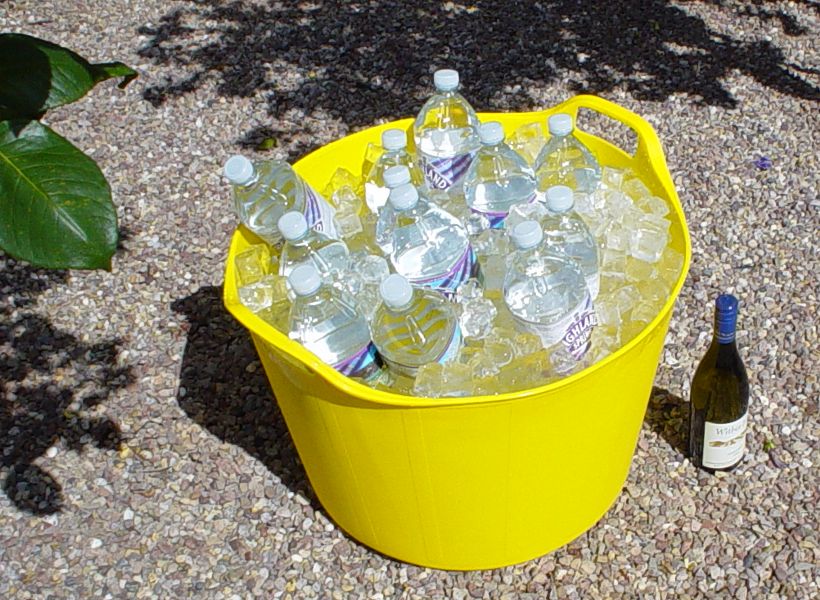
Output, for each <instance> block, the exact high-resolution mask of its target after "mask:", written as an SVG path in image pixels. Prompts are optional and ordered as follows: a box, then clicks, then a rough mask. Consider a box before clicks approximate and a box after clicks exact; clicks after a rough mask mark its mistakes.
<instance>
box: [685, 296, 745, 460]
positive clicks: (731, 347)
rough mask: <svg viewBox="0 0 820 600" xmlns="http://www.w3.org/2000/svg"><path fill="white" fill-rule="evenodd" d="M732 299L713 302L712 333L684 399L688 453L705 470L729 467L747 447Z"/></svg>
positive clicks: (741, 368)
mask: <svg viewBox="0 0 820 600" xmlns="http://www.w3.org/2000/svg"><path fill="white" fill-rule="evenodd" d="M737 309H738V301H737V298H735V297H734V296H732V295H731V294H721V295H720V296H718V298H717V300H716V301H715V335H714V337H713V338H712V343H711V345H710V346H709V349H708V350H707V351H706V355H705V356H704V357H703V359H702V360H701V361H700V364H699V365H698V368H697V370H696V371H695V377H694V378H693V379H692V391H691V395H690V402H689V455H690V457H691V460H692V462H693V463H694V464H695V465H697V466H699V467H701V468H703V469H704V470H706V471H709V472H714V471H730V470H732V469H734V468H735V467H736V466H737V465H738V464H739V463H740V461H741V460H743V455H744V453H745V452H746V422H747V415H748V409H749V379H748V377H747V376H746V368H745V367H744V366H743V360H741V358H740V354H738V351H737V346H736V344H735V326H736V324H737V312H738V310H737Z"/></svg>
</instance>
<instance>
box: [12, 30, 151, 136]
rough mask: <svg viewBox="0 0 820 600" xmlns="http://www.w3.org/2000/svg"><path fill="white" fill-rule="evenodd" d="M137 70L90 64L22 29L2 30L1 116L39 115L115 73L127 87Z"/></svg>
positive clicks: (114, 75) (80, 96) (33, 117)
mask: <svg viewBox="0 0 820 600" xmlns="http://www.w3.org/2000/svg"><path fill="white" fill-rule="evenodd" d="M136 76H137V72H136V71H134V70H133V69H131V68H130V67H128V66H126V65H124V64H122V63H119V62H115V63H100V64H91V63H89V62H88V61H87V60H85V59H84V58H83V57H82V56H80V55H79V54H76V53H75V52H72V51H71V50H68V49H67V48H63V47H62V46H58V45H57V44H52V43H51V42H46V41H44V40H41V39H38V38H35V37H31V36H28V35H24V34H20V33H3V34H0V120H4V119H15V118H27V119H37V118H39V117H40V116H41V115H42V114H43V113H44V112H45V111H46V110H48V109H49V108H54V107H55V106H61V105H63V104H68V103H70V102H74V101H75V100H78V99H80V98H82V97H83V96H85V95H86V94H87V93H88V91H89V90H91V88H93V87H94V86H95V85H96V84H98V83H99V82H101V81H105V80H106V79H110V78H112V77H123V78H124V79H123V80H122V82H121V83H120V87H125V86H126V85H128V83H129V82H130V81H131V80H132V79H134V78H135V77H136Z"/></svg>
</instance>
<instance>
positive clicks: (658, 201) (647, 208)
mask: <svg viewBox="0 0 820 600" xmlns="http://www.w3.org/2000/svg"><path fill="white" fill-rule="evenodd" d="M635 206H637V207H638V208H640V209H641V210H642V211H644V212H645V213H649V214H652V215H655V216H656V217H665V216H666V215H668V214H669V205H668V204H667V203H666V200H664V199H663V198H659V197H658V196H641V197H640V198H638V199H637V200H635Z"/></svg>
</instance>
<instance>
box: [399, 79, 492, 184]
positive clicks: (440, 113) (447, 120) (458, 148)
mask: <svg viewBox="0 0 820 600" xmlns="http://www.w3.org/2000/svg"><path fill="white" fill-rule="evenodd" d="M458 83H459V78H458V73H457V72H456V71H453V70H452V69H441V70H439V71H436V72H435V73H434V74H433V84H434V85H435V86H436V93H435V94H433V96H432V97H431V98H430V99H429V100H427V102H426V103H425V104H424V106H423V107H422V109H421V111H420V112H419V115H418V117H416V121H415V123H414V124H413V136H414V139H415V142H416V152H417V153H418V160H419V165H420V166H421V170H422V173H423V174H424V180H425V183H426V185H427V187H429V188H430V189H431V190H439V191H442V192H446V193H448V194H451V195H460V194H461V193H462V192H463V189H462V181H463V178H464V175H465V174H466V173H467V169H468V168H469V166H470V163H471V162H472V160H473V156H474V155H475V153H476V151H477V150H478V147H479V145H480V141H479V139H478V126H479V121H478V117H477V116H476V114H475V111H474V110H473V107H472V106H470V103H469V102H467V100H465V99H464V97H463V96H462V95H461V94H459V93H458Z"/></svg>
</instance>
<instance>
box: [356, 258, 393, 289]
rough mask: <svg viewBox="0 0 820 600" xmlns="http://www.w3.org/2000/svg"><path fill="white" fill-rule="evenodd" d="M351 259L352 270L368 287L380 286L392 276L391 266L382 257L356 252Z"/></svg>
mask: <svg viewBox="0 0 820 600" xmlns="http://www.w3.org/2000/svg"><path fill="white" fill-rule="evenodd" d="M350 258H351V260H350V270H351V271H353V272H354V273H356V274H357V275H359V276H360V277H361V278H362V280H363V281H364V282H365V283H366V284H367V285H375V286H379V285H381V282H382V281H384V280H385V279H386V278H387V276H388V275H390V265H388V264H387V261H386V260H385V259H384V258H383V257H381V256H377V255H375V254H365V253H363V252H356V253H354V254H352V255H351V257H350Z"/></svg>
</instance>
